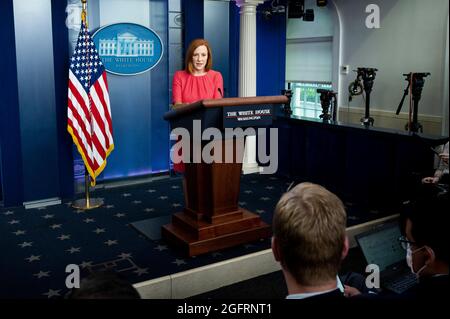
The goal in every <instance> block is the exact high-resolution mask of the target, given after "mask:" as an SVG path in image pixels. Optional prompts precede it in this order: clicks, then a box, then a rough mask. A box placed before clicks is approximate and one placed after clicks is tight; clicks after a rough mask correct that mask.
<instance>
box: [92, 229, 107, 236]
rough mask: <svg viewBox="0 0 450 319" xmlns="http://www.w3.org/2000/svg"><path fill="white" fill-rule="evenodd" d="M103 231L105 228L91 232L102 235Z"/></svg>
mask: <svg viewBox="0 0 450 319" xmlns="http://www.w3.org/2000/svg"><path fill="white" fill-rule="evenodd" d="M105 231H106V230H105V228H97V229H95V230H93V232H94V233H96V234H97V235H98V234H101V233H104V232H105Z"/></svg>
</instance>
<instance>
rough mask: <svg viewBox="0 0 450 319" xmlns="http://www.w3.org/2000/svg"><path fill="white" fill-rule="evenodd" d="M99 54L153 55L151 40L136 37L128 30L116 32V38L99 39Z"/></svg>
mask: <svg viewBox="0 0 450 319" xmlns="http://www.w3.org/2000/svg"><path fill="white" fill-rule="evenodd" d="M99 54H100V55H101V56H118V57H130V56H131V57H137V56H153V55H154V44H153V40H143V39H138V37H136V36H135V35H134V34H132V33H130V32H125V33H120V34H117V38H113V39H100V40H99Z"/></svg>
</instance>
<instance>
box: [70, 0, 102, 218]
mask: <svg viewBox="0 0 450 319" xmlns="http://www.w3.org/2000/svg"><path fill="white" fill-rule="evenodd" d="M81 3H82V5H83V9H82V11H81V20H82V21H83V22H84V24H85V26H86V28H87V26H88V23H87V19H86V16H87V10H86V6H87V4H86V3H87V0H81ZM84 189H85V195H86V198H82V199H77V200H75V201H74V202H73V203H72V207H73V208H77V209H82V210H89V209H94V208H98V207H100V206H102V205H103V200H102V199H101V198H91V197H90V196H89V173H88V170H87V167H86V165H85V167H84Z"/></svg>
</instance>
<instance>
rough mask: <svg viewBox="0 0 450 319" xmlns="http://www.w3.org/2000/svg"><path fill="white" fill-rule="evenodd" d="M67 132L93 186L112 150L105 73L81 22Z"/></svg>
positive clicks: (71, 73)
mask: <svg viewBox="0 0 450 319" xmlns="http://www.w3.org/2000/svg"><path fill="white" fill-rule="evenodd" d="M68 94H69V99H68V109H67V118H68V119H67V130H68V131H69V133H70V135H72V139H73V142H74V143H75V145H76V146H77V148H78V152H79V153H80V154H81V157H82V158H83V161H84V164H85V165H86V169H87V170H88V172H89V175H90V176H91V184H92V186H94V185H95V179H96V177H97V176H98V175H99V174H100V173H101V172H102V171H103V169H104V168H105V165H106V158H107V157H108V155H109V154H110V153H111V151H112V150H113V149H114V142H113V132H112V122H111V107H110V103H109V92H108V83H107V80H106V71H105V67H104V66H103V63H102V61H101V60H100V57H99V55H98V52H97V49H96V48H95V45H94V41H93V40H92V36H91V35H90V33H89V30H88V29H87V27H86V24H85V23H84V21H83V22H82V24H81V29H80V33H79V35H78V40H77V45H76V47H75V51H74V53H73V55H72V57H71V58H70V69H69V92H68Z"/></svg>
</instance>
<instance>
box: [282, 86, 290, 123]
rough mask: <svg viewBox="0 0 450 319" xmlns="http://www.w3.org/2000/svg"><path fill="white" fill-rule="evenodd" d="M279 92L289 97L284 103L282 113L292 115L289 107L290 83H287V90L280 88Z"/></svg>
mask: <svg viewBox="0 0 450 319" xmlns="http://www.w3.org/2000/svg"><path fill="white" fill-rule="evenodd" d="M281 94H282V95H284V96H286V97H287V98H288V99H289V102H288V103H286V104H284V106H283V111H284V114H286V115H288V116H290V115H292V109H291V100H292V90H291V83H288V89H287V90H281Z"/></svg>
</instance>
